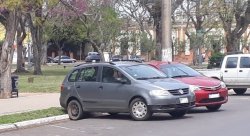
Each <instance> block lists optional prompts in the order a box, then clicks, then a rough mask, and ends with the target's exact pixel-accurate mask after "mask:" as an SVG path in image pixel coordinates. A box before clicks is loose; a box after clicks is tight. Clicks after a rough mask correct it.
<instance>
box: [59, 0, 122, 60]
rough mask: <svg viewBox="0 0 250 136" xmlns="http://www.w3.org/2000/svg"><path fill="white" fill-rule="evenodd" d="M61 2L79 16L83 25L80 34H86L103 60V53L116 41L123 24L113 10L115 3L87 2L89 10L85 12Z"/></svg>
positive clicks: (88, 40)
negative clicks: (109, 44)
mask: <svg viewBox="0 0 250 136" xmlns="http://www.w3.org/2000/svg"><path fill="white" fill-rule="evenodd" d="M61 2H62V3H63V4H64V5H65V6H66V7H68V8H69V9H71V10H72V11H74V12H75V14H76V15H77V16H78V19H79V21H80V23H78V24H80V25H81V26H79V29H80V31H79V32H81V33H84V34H86V35H84V37H83V38H85V39H84V40H85V41H87V42H88V43H90V44H91V45H92V47H93V48H94V50H95V51H98V52H99V53H100V54H101V56H102V59H103V58H104V55H103V51H105V50H107V47H108V46H107V45H108V44H107V43H108V42H110V41H112V40H114V37H116V35H117V34H118V32H119V29H118V28H119V25H120V23H121V22H120V20H119V18H118V14H117V13H116V12H115V10H114V9H113V2H112V1H109V0H100V1H98V2H97V1H86V5H85V6H86V7H87V8H86V11H84V12H82V11H81V10H79V8H76V5H74V4H72V3H70V2H69V1H62V0H61ZM77 5H79V4H77ZM79 35H80V34H79Z"/></svg>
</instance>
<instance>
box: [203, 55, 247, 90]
mask: <svg viewBox="0 0 250 136" xmlns="http://www.w3.org/2000/svg"><path fill="white" fill-rule="evenodd" d="M199 72H201V73H202V74H204V75H206V76H208V77H212V78H216V79H220V80H221V81H224V82H225V84H226V86H227V88H229V89H233V90H234V92H235V93H236V94H238V95H242V94H244V93H245V92H246V91H247V88H250V54H232V55H226V56H225V57H224V59H223V61H222V65H221V68H220V69H217V70H200V71H199Z"/></svg>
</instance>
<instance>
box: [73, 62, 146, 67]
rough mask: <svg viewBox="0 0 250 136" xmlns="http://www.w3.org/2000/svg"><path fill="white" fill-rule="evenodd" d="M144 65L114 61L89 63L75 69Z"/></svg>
mask: <svg viewBox="0 0 250 136" xmlns="http://www.w3.org/2000/svg"><path fill="white" fill-rule="evenodd" d="M140 64H143V65H146V64H144V63H139V62H132V61H115V62H93V63H92V62H90V63H83V64H79V65H77V66H75V67H76V69H78V68H83V67H87V66H111V65H112V66H116V67H119V66H131V65H140Z"/></svg>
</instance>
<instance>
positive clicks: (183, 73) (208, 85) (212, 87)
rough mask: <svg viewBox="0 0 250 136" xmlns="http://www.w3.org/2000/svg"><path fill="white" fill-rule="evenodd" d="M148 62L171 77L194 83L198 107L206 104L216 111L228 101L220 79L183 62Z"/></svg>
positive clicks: (226, 92)
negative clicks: (201, 72)
mask: <svg viewBox="0 0 250 136" xmlns="http://www.w3.org/2000/svg"><path fill="white" fill-rule="evenodd" d="M148 64H149V65H151V66H153V67H155V68H157V69H159V70H161V71H162V72H164V73H165V74H166V75H167V76H168V77H170V78H174V79H177V80H179V81H181V82H183V83H186V84H189V85H193V87H194V88H193V90H195V96H196V102H195V105H196V106H197V107H199V106H206V108H207V109H208V110H210V111H216V110H218V109H219V108H220V107H221V105H222V104H224V103H226V102H227V101H228V90H227V88H226V85H225V83H224V82H222V81H220V80H216V79H213V78H209V77H206V76H203V75H202V74H200V73H199V72H197V71H195V70H194V69H192V68H190V67H188V66H186V65H184V64H181V63H170V62H161V61H152V62H149V63H148Z"/></svg>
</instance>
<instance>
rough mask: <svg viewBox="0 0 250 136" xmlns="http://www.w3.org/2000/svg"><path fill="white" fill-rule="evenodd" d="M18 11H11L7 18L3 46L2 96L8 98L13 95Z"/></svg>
mask: <svg viewBox="0 0 250 136" xmlns="http://www.w3.org/2000/svg"><path fill="white" fill-rule="evenodd" d="M17 20H18V18H17V12H16V10H13V11H10V12H9V15H8V18H7V25H6V34H5V40H4V43H3V46H2V54H1V59H0V64H1V65H0V82H1V83H0V98H2V99H6V98H10V97H11V91H12V86H11V64H12V59H13V53H14V47H13V44H14V40H15V34H16V29H17Z"/></svg>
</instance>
